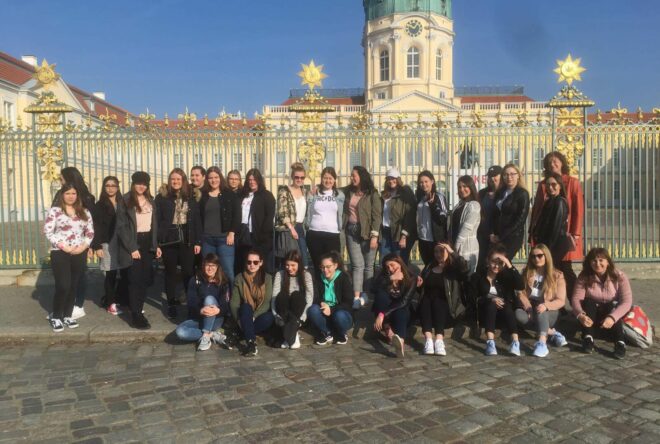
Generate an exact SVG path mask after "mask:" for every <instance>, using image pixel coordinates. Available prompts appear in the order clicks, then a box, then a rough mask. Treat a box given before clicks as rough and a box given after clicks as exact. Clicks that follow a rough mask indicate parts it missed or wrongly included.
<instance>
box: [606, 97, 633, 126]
mask: <svg viewBox="0 0 660 444" xmlns="http://www.w3.org/2000/svg"><path fill="white" fill-rule="evenodd" d="M610 113H612V114H613V115H614V118H613V119H612V120H611V122H612V124H613V125H627V124H629V123H632V122H631V121H630V119H628V118H627V117H626V115H627V114H628V108H621V102H619V103H617V105H616V108H612V109H611V110H610Z"/></svg>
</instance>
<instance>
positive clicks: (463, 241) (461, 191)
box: [449, 176, 481, 274]
mask: <svg viewBox="0 0 660 444" xmlns="http://www.w3.org/2000/svg"><path fill="white" fill-rule="evenodd" d="M457 188H458V197H459V199H460V201H459V202H458V205H456V207H454V211H452V213H451V224H450V230H449V238H450V240H451V244H452V245H453V246H454V250H456V252H457V253H458V254H459V255H460V256H461V257H462V258H463V259H465V260H466V261H467V263H468V266H469V267H470V274H472V273H474V272H475V271H477V262H478V260H479V241H478V240H477V229H478V228H479V221H480V220H481V206H480V205H479V202H478V200H477V199H478V197H477V187H476V186H475V184H474V179H472V176H461V177H459V178H458V183H457Z"/></svg>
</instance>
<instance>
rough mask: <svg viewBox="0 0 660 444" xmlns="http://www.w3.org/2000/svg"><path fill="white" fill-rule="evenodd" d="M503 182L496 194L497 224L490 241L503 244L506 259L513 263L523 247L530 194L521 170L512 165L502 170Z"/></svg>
mask: <svg viewBox="0 0 660 444" xmlns="http://www.w3.org/2000/svg"><path fill="white" fill-rule="evenodd" d="M502 182H503V183H504V186H503V187H502V188H500V190H499V191H498V192H497V193H496V194H495V207H496V210H495V221H494V222H495V223H494V224H493V225H494V226H493V234H491V236H490V241H491V242H492V243H502V244H503V245H504V246H505V247H506V257H507V259H509V261H511V260H512V259H513V257H514V256H515V255H516V253H517V252H518V251H519V250H520V248H521V247H522V245H523V240H524V237H525V226H526V223H527V214H529V193H528V192H527V189H525V183H524V182H523V178H522V174H521V172H520V169H519V168H518V167H517V166H515V165H514V164H512V163H510V164H508V165H506V166H505V167H504V169H503V170H502Z"/></svg>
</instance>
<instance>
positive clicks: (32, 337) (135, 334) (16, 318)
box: [0, 272, 660, 345]
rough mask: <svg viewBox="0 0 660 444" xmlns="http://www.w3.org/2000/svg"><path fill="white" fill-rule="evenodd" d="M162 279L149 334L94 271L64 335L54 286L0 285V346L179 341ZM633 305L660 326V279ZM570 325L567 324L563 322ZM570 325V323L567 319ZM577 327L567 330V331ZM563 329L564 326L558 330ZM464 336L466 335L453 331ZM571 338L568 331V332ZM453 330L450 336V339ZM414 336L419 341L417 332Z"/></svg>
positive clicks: (365, 328) (645, 283) (637, 290)
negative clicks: (54, 322)
mask: <svg viewBox="0 0 660 444" xmlns="http://www.w3.org/2000/svg"><path fill="white" fill-rule="evenodd" d="M162 280H163V279H162V276H160V275H159V276H157V278H156V284H155V285H154V286H153V287H152V288H151V289H150V291H149V294H148V297H147V302H146V304H145V307H144V310H145V316H146V317H147V319H149V322H150V323H151V329H150V330H145V331H142V330H135V329H133V328H131V326H130V325H129V316H128V315H127V314H122V315H120V316H112V315H110V314H108V313H107V312H106V311H105V310H104V309H102V308H101V307H100V306H99V305H98V304H99V299H100V297H101V294H102V291H103V290H102V276H101V275H100V273H99V272H90V274H89V280H88V290H87V295H88V299H87V301H85V306H84V307H85V311H86V313H87V315H86V316H85V317H83V318H81V319H80V320H79V322H80V327H79V328H76V329H65V331H63V332H61V333H53V331H52V330H51V328H50V325H49V324H48V322H47V321H46V315H47V314H48V313H49V312H50V309H51V305H52V297H53V290H54V288H53V286H52V285H51V283H50V282H46V283H44V284H42V283H39V282H37V283H36V285H35V286H33V287H31V288H29V287H15V286H14V287H0V303H1V304H2V308H1V309H0V342H4V343H7V342H11V343H21V342H50V343H71V342H76V343H103V342H137V341H158V342H160V341H164V340H165V341H168V342H170V341H177V339H176V337H175V336H174V333H173V331H174V329H175V327H176V325H177V323H178V322H181V321H183V320H185V318H186V315H187V308H186V306H185V305H183V306H180V307H179V318H178V320H177V321H176V322H174V321H170V320H169V319H167V317H166V316H165V314H164V313H165V312H164V309H163V303H164V301H165V298H164V296H163V295H161V291H162ZM631 285H632V289H633V300H634V303H636V304H639V305H641V306H642V308H644V310H645V311H646V313H647V314H648V316H649V317H650V318H651V321H652V322H653V323H654V325H656V326H657V325H660V296H659V292H658V289H660V279H641V280H640V279H632V280H631ZM372 322H373V319H372V316H371V313H370V312H369V311H368V310H366V309H362V310H360V311H359V312H358V313H357V315H356V324H357V326H358V327H357V330H355V329H354V330H355V331H353V332H351V333H349V336H351V337H353V338H363V337H364V336H365V334H366V335H367V337H369V336H371V335H372V333H371V328H370V327H371V323H372ZM564 322H566V321H564ZM569 322H570V320H569ZM575 327H576V326H571V325H569V326H567V327H566V328H567V329H570V328H573V329H575ZM560 328H562V327H560ZM455 334H460V335H461V336H463V335H467V333H464V332H462V331H461V332H460V333H459V332H455ZM569 334H570V333H569ZM451 335H452V332H451V331H447V332H446V336H447V337H450V336H451ZM415 337H416V338H419V337H421V331H420V329H419V328H418V329H417V332H416V335H415ZM302 338H303V344H306V345H310V344H312V343H313V338H312V336H311V335H310V334H309V333H305V332H303V334H302Z"/></svg>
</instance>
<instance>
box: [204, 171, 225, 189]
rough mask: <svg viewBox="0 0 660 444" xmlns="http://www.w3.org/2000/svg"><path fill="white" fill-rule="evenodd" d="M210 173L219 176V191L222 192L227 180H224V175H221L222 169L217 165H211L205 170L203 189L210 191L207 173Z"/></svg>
mask: <svg viewBox="0 0 660 444" xmlns="http://www.w3.org/2000/svg"><path fill="white" fill-rule="evenodd" d="M211 173H215V174H217V175H218V176H220V192H221V193H222V192H223V191H224V190H225V189H227V182H226V181H225V176H223V175H222V171H220V168H218V167H217V166H211V167H209V169H208V170H206V175H205V177H204V187H205V188H204V191H206V192H208V191H211V185H210V184H209V174H211Z"/></svg>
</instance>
